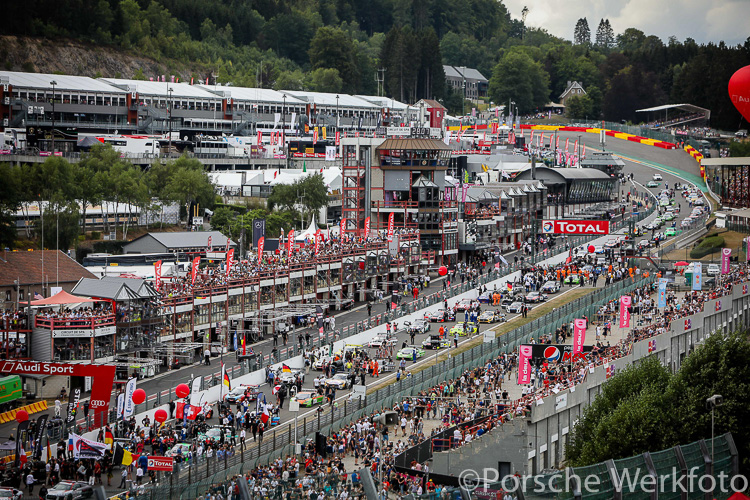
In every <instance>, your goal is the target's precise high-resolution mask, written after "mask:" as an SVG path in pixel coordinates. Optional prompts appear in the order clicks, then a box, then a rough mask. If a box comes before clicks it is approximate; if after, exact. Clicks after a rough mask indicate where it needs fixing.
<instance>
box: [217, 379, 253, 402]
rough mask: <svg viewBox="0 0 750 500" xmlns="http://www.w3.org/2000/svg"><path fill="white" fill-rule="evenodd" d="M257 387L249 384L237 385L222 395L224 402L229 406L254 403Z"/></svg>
mask: <svg viewBox="0 0 750 500" xmlns="http://www.w3.org/2000/svg"><path fill="white" fill-rule="evenodd" d="M258 393H259V391H258V386H257V385H251V384H242V385H238V386H237V387H235V388H234V389H232V390H231V391H229V392H228V393H227V394H225V395H224V401H226V402H227V403H230V404H236V403H242V402H243V401H255V399H256V398H257V397H258Z"/></svg>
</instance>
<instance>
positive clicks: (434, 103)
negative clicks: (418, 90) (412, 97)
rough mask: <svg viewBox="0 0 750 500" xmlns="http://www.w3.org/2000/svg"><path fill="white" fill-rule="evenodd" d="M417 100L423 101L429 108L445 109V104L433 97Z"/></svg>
mask: <svg viewBox="0 0 750 500" xmlns="http://www.w3.org/2000/svg"><path fill="white" fill-rule="evenodd" d="M419 102H423V103H425V104H426V105H427V106H428V107H430V108H436V109H447V108H446V107H445V106H443V105H442V104H440V103H439V102H437V101H436V100H435V99H421V100H420V101H419ZM419 102H418V103H417V104H415V106H418V105H419Z"/></svg>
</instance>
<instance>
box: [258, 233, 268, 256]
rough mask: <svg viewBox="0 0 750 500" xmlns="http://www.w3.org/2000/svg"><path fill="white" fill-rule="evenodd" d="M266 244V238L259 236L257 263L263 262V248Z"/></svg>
mask: <svg viewBox="0 0 750 500" xmlns="http://www.w3.org/2000/svg"><path fill="white" fill-rule="evenodd" d="M265 243H266V238H265V237H263V236H261V237H260V238H258V261H261V260H263V246H264V245H265Z"/></svg>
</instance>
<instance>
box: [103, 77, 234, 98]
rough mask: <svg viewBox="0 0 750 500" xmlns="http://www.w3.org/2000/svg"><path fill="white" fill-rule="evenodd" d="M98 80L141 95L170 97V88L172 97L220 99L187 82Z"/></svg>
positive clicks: (121, 79)
mask: <svg viewBox="0 0 750 500" xmlns="http://www.w3.org/2000/svg"><path fill="white" fill-rule="evenodd" d="M99 81H102V82H106V83H109V84H111V85H114V86H116V87H119V88H121V89H123V90H131V91H136V92H138V93H139V94H140V95H141V96H147V95H150V96H159V97H170V96H169V92H168V91H169V89H172V96H171V97H172V98H180V97H182V98H185V97H187V98H192V99H221V97H219V96H218V95H216V94H214V93H212V92H208V91H207V90H203V89H202V88H201V87H199V86H198V85H189V84H187V83H171V82H151V81H146V80H126V79H123V78H100V79H99Z"/></svg>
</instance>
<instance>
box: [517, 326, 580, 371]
mask: <svg viewBox="0 0 750 500" xmlns="http://www.w3.org/2000/svg"><path fill="white" fill-rule="evenodd" d="M581 321H585V320H581ZM523 347H528V348H529V349H530V356H531V357H530V358H529V359H530V360H531V361H532V362H533V363H534V364H539V363H542V362H547V363H554V362H557V361H563V362H568V361H572V360H573V359H575V358H576V357H580V356H581V355H585V354H586V353H587V352H591V349H593V346H590V345H588V346H586V345H585V346H581V353H578V354H574V353H573V346H572V345H568V344H521V349H522V348H523ZM520 370H521V365H519V372H520ZM519 384H520V382H519Z"/></svg>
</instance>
